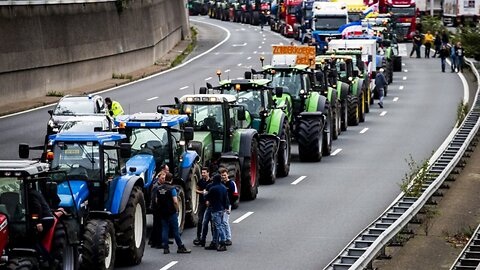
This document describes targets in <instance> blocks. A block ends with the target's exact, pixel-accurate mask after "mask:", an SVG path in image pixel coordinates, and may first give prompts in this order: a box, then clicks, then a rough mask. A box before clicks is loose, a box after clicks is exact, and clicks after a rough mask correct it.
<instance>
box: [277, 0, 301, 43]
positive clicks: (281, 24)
mask: <svg viewBox="0 0 480 270" xmlns="http://www.w3.org/2000/svg"><path fill="white" fill-rule="evenodd" d="M301 4H302V0H283V1H280V3H279V4H278V5H277V7H276V9H275V10H276V12H275V14H274V15H275V16H274V17H273V20H272V21H271V23H270V28H271V30H272V31H275V32H279V33H280V34H282V35H283V36H285V37H292V36H293V35H294V31H293V25H294V24H295V22H296V21H297V17H296V11H297V9H298V7H299V6H300V5H301Z"/></svg>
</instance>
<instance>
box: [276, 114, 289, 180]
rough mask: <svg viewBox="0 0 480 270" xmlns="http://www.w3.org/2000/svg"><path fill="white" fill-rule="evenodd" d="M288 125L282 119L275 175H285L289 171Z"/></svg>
mask: <svg viewBox="0 0 480 270" xmlns="http://www.w3.org/2000/svg"><path fill="white" fill-rule="evenodd" d="M291 138H292V136H291V134H290V125H289V124H288V122H287V121H283V127H282V131H281V134H280V140H281V142H280V147H279V148H278V169H277V175H278V176H280V177H285V176H287V175H288V174H289V173H290V160H291V143H292V139H291Z"/></svg>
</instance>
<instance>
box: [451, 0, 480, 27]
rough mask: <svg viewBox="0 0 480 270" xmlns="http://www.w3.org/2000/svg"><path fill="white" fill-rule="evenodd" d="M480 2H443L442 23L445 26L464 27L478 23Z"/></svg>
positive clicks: (456, 0) (470, 0)
mask: <svg viewBox="0 0 480 270" xmlns="http://www.w3.org/2000/svg"><path fill="white" fill-rule="evenodd" d="M479 17H480V1H478V0H477V1H475V0H468V1H458V0H444V2H443V15H442V21H443V23H444V24H445V25H447V24H453V25H454V26H457V25H465V24H473V23H476V22H478V19H479Z"/></svg>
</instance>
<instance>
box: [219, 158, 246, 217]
mask: <svg viewBox="0 0 480 270" xmlns="http://www.w3.org/2000/svg"><path fill="white" fill-rule="evenodd" d="M220 168H225V169H227V171H228V179H233V180H234V181H235V184H236V185H237V190H238V192H239V193H240V194H239V196H240V197H241V196H242V193H241V190H242V183H241V181H242V178H241V172H240V164H238V162H237V161H227V162H222V163H221V164H220ZM230 204H231V205H232V208H233V209H236V208H238V201H237V202H230Z"/></svg>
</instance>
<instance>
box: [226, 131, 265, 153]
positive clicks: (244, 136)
mask: <svg viewBox="0 0 480 270" xmlns="http://www.w3.org/2000/svg"><path fill="white" fill-rule="evenodd" d="M257 137H258V132H257V131H256V130H254V129H243V130H241V131H240V145H239V149H238V155H239V156H240V157H250V153H251V149H250V148H251V147H252V140H253V139H254V138H257ZM222 158H223V156H222Z"/></svg>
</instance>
